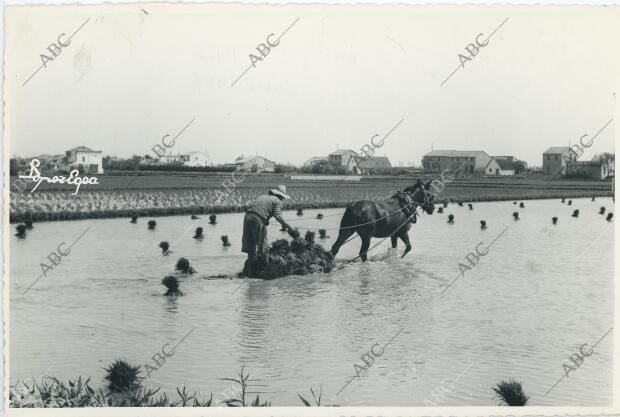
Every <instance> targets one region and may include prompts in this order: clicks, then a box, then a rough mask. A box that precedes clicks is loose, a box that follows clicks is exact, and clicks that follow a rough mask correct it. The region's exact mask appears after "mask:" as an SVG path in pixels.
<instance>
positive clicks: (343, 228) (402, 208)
mask: <svg viewBox="0 0 620 417" xmlns="http://www.w3.org/2000/svg"><path fill="white" fill-rule="evenodd" d="M415 204H416V202H415V201H414V202H412V203H409V204H407V205H405V206H403V207H401V208H400V209H398V210H396V211H395V212H393V213H390V214H388V215H386V216H383V217H381V218H379V219H377V220H372V221H370V222H366V223H361V224H356V225H355V226H345V227H340V228H338V229H334V228H330V229H325V230H338V231H340V230H345V229H355V228H356V227H361V226H366V225H368V224H371V223H376V222H378V221H380V220H383V219H387V218H388V217H391V216H393V215H395V214H396V213H400V212H401V211H403V210H404V209H405V208H406V207H409V206H412V205H413V206H415ZM343 213H344V212H343ZM409 217H412V216H409ZM300 220H315V219H300ZM278 225H279V224H277V223H272V224H270V225H269V226H278ZM298 229H302V230H312V229H310V228H307V227H299V228H298ZM321 229H323V228H322V227H321Z"/></svg>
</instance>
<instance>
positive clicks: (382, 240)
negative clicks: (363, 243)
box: [334, 213, 415, 272]
mask: <svg viewBox="0 0 620 417" xmlns="http://www.w3.org/2000/svg"><path fill="white" fill-rule="evenodd" d="M414 215H415V213H414V214H412V215H411V216H409V217H407V219H406V220H405V221H404V222H403V223H402V224H401V225H400V226H398V228H397V229H396V230H394V231H393V232H392V233H391V234H390V235H389V236H386V237H384V238H383V239H381V240H380V241H379V243H376V244H374V245H373V246H372V247H370V248H368V250H366V251H365V252H364V253H363V254H364V255H368V252H370V251H371V250H373V249H374V248H376V247H377V246H379V245H380V244H381V243H383V242H385V240H386V239H388V238H391V237H392V236H394V234H396V232H398V231H399V230H400V229H401V228H402V227H403V226H404V225H405V224H407V223H408V222H409V220H410V219H411V218H412V217H413V216H414ZM347 242H348V241H347ZM345 243H346V242H345ZM342 245H344V243H343V244H342ZM341 247H342V246H341ZM360 256H362V254H359V255H357V256H356V257H354V258H351V259H348V260H345V261H344V262H343V264H342V265H341V266H340V268H337V269H334V272H336V271H340V270H341V269H342V268H344V267H345V265H347V264H349V263H351V262H353V261H354V260H356V259H357V258H359V257H360Z"/></svg>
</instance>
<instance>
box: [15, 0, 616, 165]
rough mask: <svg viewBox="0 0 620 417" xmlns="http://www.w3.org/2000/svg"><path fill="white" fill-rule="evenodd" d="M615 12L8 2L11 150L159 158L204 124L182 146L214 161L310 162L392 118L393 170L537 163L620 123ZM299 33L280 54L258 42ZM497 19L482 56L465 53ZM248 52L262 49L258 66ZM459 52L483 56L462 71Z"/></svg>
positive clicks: (609, 136) (595, 148)
mask: <svg viewBox="0 0 620 417" xmlns="http://www.w3.org/2000/svg"><path fill="white" fill-rule="evenodd" d="M618 10H619V9H618V8H617V7H616V8H613V10H612V8H609V7H607V8H605V7H569V6H563V7H554V8H551V7H547V8H542V7H541V8H535V7H532V6H513V7H507V6H496V7H489V6H469V7H464V6H460V7H459V6H443V7H438V6H433V7H425V6H385V5H383V6H372V5H366V6H359V5H356V6H326V5H318V6H316V5H314V6H313V5H295V6H293V5H271V6H268V5H240V4H236V5H223V4H202V5H198V4H182V5H181V4H140V5H106V6H100V5H89V6H62V7H60V6H37V7H32V6H25V7H23V6H11V7H8V8H7V9H6V13H5V18H6V48H5V54H6V68H5V97H4V100H5V124H6V138H7V139H8V141H7V142H8V143H7V146H8V147H9V152H8V153H9V155H11V156H34V155H37V154H41V153H48V154H57V153H64V151H66V150H68V149H70V148H72V147H75V146H80V145H85V146H88V147H91V148H93V149H96V150H101V151H103V153H104V155H116V156H119V157H129V156H130V155H132V154H139V155H145V154H149V153H150V154H151V155H152V156H154V153H153V151H152V148H153V146H155V145H157V144H159V145H161V140H162V137H163V136H164V135H166V134H168V135H171V136H172V137H174V136H176V135H177V134H178V133H179V132H180V131H181V130H182V129H183V128H184V127H186V126H187V125H188V124H189V123H190V122H191V121H192V120H193V122H192V123H191V124H190V125H189V126H188V127H187V129H185V130H184V131H183V133H181V135H180V136H179V137H178V138H177V139H176V142H175V145H174V146H173V147H171V148H169V151H171V152H172V153H178V152H189V151H203V152H206V153H207V154H208V155H209V157H210V159H211V161H212V162H213V163H223V162H230V161H232V160H234V158H236V157H238V156H241V155H245V156H247V155H255V154H260V155H263V156H266V157H268V158H269V159H272V160H274V161H276V162H281V163H287V162H289V163H294V164H301V163H303V162H304V161H305V160H307V159H309V158H310V157H313V156H324V155H327V154H329V153H330V152H332V151H334V150H336V149H337V148H349V149H353V150H356V151H358V152H359V150H360V149H361V148H362V147H364V146H365V145H368V144H370V141H371V139H372V137H373V136H375V135H379V137H384V136H385V135H386V134H387V133H388V132H390V131H391V133H390V134H389V136H388V137H387V138H386V139H385V142H384V144H383V146H381V147H380V148H377V149H376V150H375V155H378V156H383V155H386V156H388V157H389V158H390V160H391V162H392V165H394V166H398V165H399V164H404V165H410V164H415V165H419V164H420V162H421V159H422V156H423V155H424V154H425V153H427V152H428V151H430V150H431V149H459V150H484V151H486V152H487V153H488V154H490V155H513V156H515V157H517V158H519V159H523V160H525V161H526V162H527V163H528V164H529V165H530V166H531V165H538V166H539V165H541V164H542V153H543V152H544V151H545V150H546V149H547V148H549V147H551V146H567V145H568V144H569V143H576V142H578V141H579V139H580V138H581V137H582V136H583V135H585V134H588V135H589V136H590V137H591V136H593V135H594V134H595V133H596V132H598V131H599V130H600V129H601V128H602V127H603V126H604V125H606V124H607V123H608V122H609V121H610V120H611V119H614V117H615V115H616V113H617V111H618V110H617V107H616V87H617V85H618V74H620V71H619V70H620V68H619V65H618V59H619V58H618V53H617V52H618V51H617V44H615V43H614V42H615V41H616V40H617V39H618V38H619V35H620V33H619V32H620V24H619V23H620V22H619V20H620V13H619V12H618ZM88 19H90V20H88ZM506 19H508V20H506ZM85 22H87V23H86V24H85V25H84V26H83V27H82V28H81V29H80V30H79V32H78V33H77V34H75V36H74V37H73V38H72V39H71V43H70V44H69V45H68V46H66V47H62V48H61V50H60V53H59V54H58V56H57V57H55V58H54V59H53V60H50V61H48V62H46V66H45V67H43V68H41V69H40V70H39V71H38V72H37V73H36V74H35V75H34V76H33V77H32V78H30V79H29V77H30V76H31V75H32V74H33V72H34V71H35V70H37V68H38V67H40V66H41V64H42V60H41V56H40V54H44V53H45V54H47V55H48V56H49V55H51V54H50V52H48V51H47V50H46V48H47V47H48V45H50V44H51V43H53V42H56V43H57V39H58V36H59V35H60V34H62V33H66V34H67V35H70V34H71V33H73V32H75V31H76V29H78V28H79V27H80V26H81V25H82V24H84V23H85ZM502 23H504V24H503V25H501V24H502ZM291 24H293V25H292V27H291ZM500 25H501V27H500V28H499V29H497V28H498V27H499V26H500ZM287 28H289V30H288V31H287V32H286V33H284V34H283V35H282V37H281V39H280V42H279V44H278V45H277V46H275V47H273V48H271V49H270V51H269V53H268V54H267V55H265V56H264V57H262V55H261V54H260V53H259V52H257V50H256V48H257V46H258V45H259V44H261V43H267V37H268V36H269V35H270V34H271V33H273V34H274V35H273V36H271V37H269V39H270V40H271V42H272V43H274V40H275V39H277V38H278V37H279V36H280V35H281V34H282V33H283V32H284V31H285V30H286V29H287ZM495 29H497V31H496V32H495V33H494V34H493V35H492V36H491V38H490V39H489V40H488V44H487V45H486V46H485V47H482V48H480V49H479V51H478V53H477V54H476V55H475V56H473V57H472V56H471V55H470V54H469V52H467V51H466V50H465V48H466V46H467V45H468V44H470V43H475V41H476V38H477V36H478V35H479V34H482V35H481V36H480V37H478V39H479V40H480V41H481V43H484V42H483V40H484V39H486V38H487V37H488V36H489V35H491V33H492V32H493V31H494V30H495ZM66 39H67V38H66V36H62V37H61V41H63V43H66ZM52 49H54V48H52ZM614 51H615V52H614ZM250 54H254V55H255V56H258V57H262V59H261V60H258V59H254V66H252V58H251V57H250ZM459 54H462V55H464V56H467V57H470V58H471V59H470V60H467V61H465V64H464V67H460V63H461V60H462V59H463V58H461V60H460V59H459ZM248 68H249V70H248V71H247V72H246V73H245V74H244V75H243V76H242V77H241V78H240V79H239V80H238V81H237V82H236V83H234V85H231V84H233V82H234V81H235V80H236V79H237V78H238V77H239V76H240V75H241V74H242V73H243V72H244V71H245V70H246V69H248ZM456 68H458V70H457V71H456V72H455V73H454V74H453V75H452V76H451V77H450V78H449V79H448V80H447V81H446V82H445V83H443V85H442V82H444V80H446V78H447V77H448V76H449V75H450V74H451V73H452V72H453V71H454V70H455V69H456ZM28 79H29V80H28ZM26 80H28V81H27V82H26V84H25V85H23V84H24V82H25V81H26ZM401 120H402V122H401V123H400V124H398V123H399V122H400V121H401ZM396 125H398V126H397V127H396V128H395V129H394V126H396ZM615 131H616V130H615V121H613V122H612V123H609V124H608V125H607V127H606V128H605V129H604V130H603V131H602V132H601V133H600V134H599V135H598V137H597V138H596V139H595V140H594V143H593V145H592V146H591V147H590V148H589V149H586V151H585V152H584V155H583V157H582V159H584V160H585V159H590V158H591V157H592V156H594V155H595V154H597V153H600V152H613V149H614V146H613V144H614V135H615ZM375 143H377V139H375Z"/></svg>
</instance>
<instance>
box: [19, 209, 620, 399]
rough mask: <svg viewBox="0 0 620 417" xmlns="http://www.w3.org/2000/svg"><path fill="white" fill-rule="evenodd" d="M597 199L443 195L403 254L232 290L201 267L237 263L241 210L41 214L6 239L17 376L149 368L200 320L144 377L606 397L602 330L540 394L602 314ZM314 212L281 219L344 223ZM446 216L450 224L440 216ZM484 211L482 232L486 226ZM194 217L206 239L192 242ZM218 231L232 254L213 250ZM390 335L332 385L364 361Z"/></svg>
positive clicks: (292, 391) (607, 265) (608, 293)
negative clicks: (245, 377) (473, 258)
mask: <svg viewBox="0 0 620 417" xmlns="http://www.w3.org/2000/svg"><path fill="white" fill-rule="evenodd" d="M600 206H606V207H607V210H608V211H614V210H613V203H612V202H611V199H603V198H599V199H597V201H596V202H591V201H589V200H587V199H583V200H573V205H572V206H571V207H568V206H566V205H565V204H561V203H560V202H559V200H549V201H528V203H527V205H526V208H522V209H519V208H517V207H516V206H514V205H513V204H512V202H496V203H476V204H474V210H471V211H470V210H469V209H468V208H467V207H457V206H456V205H450V206H449V207H448V208H447V209H445V210H444V213H443V214H438V213H435V214H434V215H432V216H428V215H426V214H424V215H422V216H421V217H420V218H419V220H418V223H417V224H415V225H414V226H413V227H412V231H411V232H410V236H411V238H412V239H411V240H412V244H413V251H412V252H411V253H410V254H408V255H407V256H406V257H404V258H402V259H401V258H400V257H398V255H397V254H396V253H393V252H391V251H389V239H388V240H387V241H386V242H384V243H382V244H381V245H380V246H379V247H378V248H377V249H375V250H374V251H373V252H372V254H371V255H372V256H371V259H372V260H373V261H372V262H367V263H361V262H353V263H351V264H349V265H347V266H346V267H345V268H343V269H341V270H339V271H337V272H334V273H331V274H320V275H312V276H305V277H301V276H292V277H287V278H282V279H277V280H272V281H260V280H248V281H247V283H246V284H245V285H243V286H241V287H240V288H239V290H238V291H236V292H235V289H236V288H238V287H239V285H240V284H241V282H242V281H241V280H239V279H237V278H234V279H218V280H205V279H202V278H201V277H202V276H203V275H215V274H227V275H232V276H236V273H237V272H239V271H240V270H241V269H242V266H243V261H244V254H242V253H241V252H240V247H241V225H242V215H241V214H230V215H219V216H218V223H217V225H209V224H207V222H206V220H205V219H200V220H190V218H189V216H177V217H161V218H155V220H157V227H156V229H155V230H153V231H151V230H147V228H146V222H147V220H149V219H148V218H141V219H139V220H138V223H137V224H130V223H129V220H128V219H105V220H82V221H71V222H55V223H40V224H35V228H34V229H33V230H32V231H30V232H29V234H28V237H27V238H26V239H17V238H14V237H11V239H10V251H11V258H10V268H11V286H10V291H11V300H10V302H11V305H10V311H11V318H10V320H11V341H10V349H11V362H10V366H11V368H10V372H11V383H14V382H15V381H17V380H23V379H25V378H28V377H35V378H36V377H40V376H41V374H44V373H46V372H48V371H47V370H48V369H50V367H52V368H51V371H49V373H51V374H53V375H56V376H59V377H62V378H69V377H75V376H78V375H85V376H91V377H92V378H93V381H95V382H97V381H101V379H102V377H103V369H102V367H103V366H107V365H108V364H109V363H111V362H112V361H113V360H115V359H117V358H122V359H125V360H128V361H130V362H131V363H135V364H142V365H144V364H146V363H150V361H151V357H152V356H153V355H154V354H155V353H157V352H158V351H159V350H160V349H161V346H162V345H163V344H164V343H166V342H170V343H174V342H176V341H178V340H179V339H180V338H182V337H183V336H184V335H185V334H186V333H187V331H188V329H191V328H193V327H196V329H195V330H194V331H193V332H192V333H191V335H190V336H189V337H188V338H187V340H185V341H184V342H183V344H182V345H180V346H179V347H178V348H177V350H176V352H175V355H174V356H173V357H171V358H169V359H168V362H167V363H166V364H165V366H162V367H161V368H160V369H159V370H157V371H156V372H155V373H153V375H152V378H150V379H149V384H150V385H152V386H159V387H162V389H164V390H171V391H172V390H174V387H176V386H180V385H183V384H185V385H186V386H188V387H191V388H193V389H197V390H200V392H202V393H208V392H213V393H214V396H216V395H217V394H218V393H221V392H222V390H223V389H226V388H228V385H227V383H225V382H223V381H220V380H218V379H217V378H223V377H232V376H234V375H235V373H236V371H237V370H239V368H240V367H241V366H243V365H245V366H246V369H248V370H249V371H250V372H251V373H254V374H255V375H260V378H261V379H263V380H264V384H265V385H266V387H265V388H264V389H263V391H266V392H268V394H264V395H261V398H262V397H265V398H266V399H269V400H271V401H272V402H273V404H274V405H280V406H282V405H295V406H299V405H301V403H300V402H299V399H298V398H297V395H296V392H299V393H307V392H308V391H309V389H310V388H311V387H314V388H318V387H320V386H323V396H324V403H325V404H338V405H374V406H380V405H392V406H397V405H399V406H406V405H417V406H422V405H424V400H425V398H426V399H428V400H429V401H431V400H433V397H432V396H431V394H430V393H431V392H433V390H434V389H435V388H436V387H437V386H438V385H440V384H441V382H442V381H447V380H450V381H454V380H456V379H457V378H458V381H456V382H455V383H454V389H453V390H451V391H450V392H449V393H447V394H446V396H445V398H442V401H441V405H446V406H452V405H494V404H495V403H496V400H495V399H493V392H492V391H491V386H492V385H494V384H495V383H497V382H499V381H500V380H502V379H507V378H516V379H518V380H520V381H522V382H523V384H524V389H525V391H526V393H527V394H529V395H530V396H531V399H530V403H531V405H587V406H593V405H609V404H610V402H611V398H612V394H611V389H612V388H611V387H612V385H611V380H612V342H611V340H612V338H613V333H612V335H611V337H608V338H607V339H605V340H604V341H603V342H601V344H600V345H599V346H598V347H597V350H596V352H595V354H594V355H592V356H591V357H589V358H588V359H587V360H586V362H585V363H584V364H583V365H582V366H581V367H580V368H579V369H578V370H577V371H576V372H575V373H573V374H571V377H570V378H565V380H563V381H562V382H561V383H560V384H559V385H558V386H557V387H556V388H555V389H554V390H553V392H552V393H550V394H549V395H548V396H545V395H544V393H545V392H546V391H547V390H548V389H549V388H550V387H551V386H552V385H553V384H554V383H555V381H556V380H557V379H558V378H559V377H561V376H562V374H563V372H564V371H563V368H562V364H563V363H566V362H567V361H568V357H569V356H570V354H572V353H573V352H574V351H575V349H578V348H579V346H581V345H582V344H583V343H589V344H593V343H594V342H595V341H596V340H598V339H599V338H600V337H601V335H603V334H604V333H605V332H606V331H607V330H608V329H609V328H610V327H611V326H612V325H613V301H614V300H613V289H614V288H613V253H614V251H613V246H614V241H613V223H608V222H606V221H605V220H604V217H605V216H601V215H599V214H598V209H599V207H600ZM573 209H579V210H580V217H579V218H578V219H575V218H572V217H571V216H570V214H571V213H572V210H573ZM517 210H518V211H519V212H520V216H519V217H520V220H519V221H514V220H513V218H512V213H513V212H514V211H517ZM320 211H321V212H322V213H324V214H325V215H326V217H325V218H324V219H322V220H317V219H315V217H316V213H317V211H315V210H307V211H306V212H305V215H304V217H303V218H301V219H300V218H298V217H297V216H295V212H293V211H291V212H286V213H285V217H286V218H290V219H291V220H294V221H295V224H296V225H298V226H300V227H302V228H303V227H311V228H313V229H314V230H315V231H316V230H317V229H319V228H325V229H331V228H338V224H339V221H340V216H330V215H332V214H336V213H339V212H342V209H333V210H320ZM448 214H454V216H455V223H454V224H453V225H448V224H446V218H447V216H448ZM553 216H558V217H559V221H558V224H557V225H555V226H553V225H552V224H551V217H553ZM298 220H299V221H298ZM480 220H486V222H487V227H488V229H486V230H481V229H480V226H479V224H480ZM199 226H202V227H203V228H204V231H205V232H204V234H205V236H206V237H205V239H204V240H202V241H198V240H196V239H192V235H193V230H194V229H195V228H196V227H199ZM506 226H508V229H507V231H506V232H505V233H504V234H503V235H502V236H501V237H500V238H499V239H498V240H497V241H496V242H495V243H494V244H493V246H492V247H491V248H490V249H489V252H488V254H487V255H485V256H483V257H480V259H479V262H478V263H477V264H476V265H475V266H474V267H473V268H472V269H471V270H467V271H466V272H465V273H464V275H463V276H461V277H460V278H459V279H458V280H457V281H456V282H455V283H454V284H453V285H452V286H451V287H450V288H449V289H448V290H447V291H446V292H445V294H443V295H442V296H441V297H440V296H438V294H440V293H441V291H442V290H443V289H445V288H446V286H447V285H448V283H449V282H450V281H452V280H453V279H454V278H455V277H456V276H457V275H458V274H459V267H458V263H459V262H462V263H468V261H467V260H466V259H465V257H466V256H467V254H468V253H469V252H470V251H474V253H475V247H476V245H477V244H478V243H480V242H483V243H484V246H481V247H486V246H487V245H488V244H489V243H490V242H491V241H492V240H493V239H494V238H495V237H496V236H497V235H498V234H499V233H500V232H501V231H502V230H503V229H504V228H505V227H506ZM87 227H91V230H90V231H89V233H87V234H86V235H85V236H84V237H83V238H82V240H81V241H80V242H79V243H78V244H77V245H75V246H74V247H73V248H72V250H71V254H70V255H68V256H66V257H65V258H63V260H62V263H61V264H60V265H58V266H57V267H56V268H55V269H54V270H53V271H49V272H48V274H47V276H46V277H44V278H43V279H41V280H40V281H39V282H37V284H36V285H35V286H33V287H32V289H30V290H29V291H28V292H27V293H26V294H25V295H22V292H23V291H24V289H25V288H27V287H28V285H30V283H31V282H32V281H33V280H34V279H35V278H36V277H37V276H38V275H39V274H40V273H41V269H40V268H41V267H40V263H41V262H44V261H45V258H46V257H47V255H48V254H49V253H50V252H51V251H52V250H54V249H55V248H56V247H57V245H58V243H60V242H61V241H65V242H71V241H72V240H73V239H75V237H77V236H79V234H80V233H81V232H82V231H84V230H85V229H86V228H87ZM278 229H279V227H278V226H276V225H272V226H270V228H269V238H270V240H273V239H277V238H281V237H286V234H284V233H281V232H279V231H278ZM302 231H303V230H302ZM224 234H227V235H228V236H229V238H230V241H231V243H232V244H233V246H232V247H230V248H224V247H222V244H221V241H220V236H221V235H224ZM327 234H328V235H330V236H331V237H330V238H328V239H326V240H324V241H319V242H322V243H323V244H324V246H325V247H327V248H329V247H331V244H332V243H333V242H334V241H335V239H336V238H337V231H335V230H328V233H327ZM162 240H167V241H168V242H170V244H171V248H170V249H171V250H172V251H173V252H174V253H173V254H171V255H170V256H162V255H161V251H160V249H159V248H158V243H159V242H160V241H162ZM376 241H377V240H374V241H373V242H376ZM359 247H360V241H359V239H354V240H353V241H351V242H350V243H349V244H347V245H345V246H344V247H343V248H342V249H341V251H340V253H339V254H338V260H344V259H348V258H352V257H354V256H356V255H357V252H358V251H359ZM402 249H403V247H402V243H400V248H399V250H400V251H401V252H402ZM180 256H184V257H187V258H188V259H189V260H190V263H191V264H192V266H193V267H194V268H195V269H196V270H197V271H198V273H197V274H195V275H194V276H191V277H187V278H184V279H183V281H182V282H181V290H182V291H183V293H184V296H181V297H164V296H163V295H162V294H163V293H164V292H165V288H164V287H163V286H162V285H161V279H162V278H163V277H164V276H165V274H167V273H170V272H172V271H173V269H174V265H175V263H176V260H177V259H178V257H180ZM399 331H400V333H398V336H397V337H396V338H395V339H394V340H393V341H392V342H391V343H390V344H389V345H388V346H387V347H386V349H385V352H384V353H383V355H382V356H381V357H379V358H377V359H376V361H375V362H374V363H373V364H372V366H370V367H369V368H368V369H367V370H366V371H365V372H363V373H362V374H361V376H360V377H359V378H356V379H354V380H353V381H352V382H351V384H350V385H349V386H347V387H346V389H344V390H343V391H342V392H341V393H340V394H339V395H337V396H336V393H337V392H338V390H340V388H341V387H342V386H343V385H344V384H345V383H346V382H347V380H349V379H350V378H351V376H353V375H355V369H354V364H355V363H357V364H358V365H359V364H362V363H363V362H362V361H361V359H360V357H361V356H362V355H363V354H364V353H366V352H368V351H369V349H370V348H371V347H372V346H373V345H374V344H375V343H378V344H380V345H381V346H383V345H384V344H385V343H386V342H387V341H388V340H390V338H391V337H393V336H394V335H395V334H397V332H399ZM470 364H473V365H470ZM302 395H303V394H302Z"/></svg>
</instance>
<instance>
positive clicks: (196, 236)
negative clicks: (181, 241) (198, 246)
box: [194, 227, 204, 239]
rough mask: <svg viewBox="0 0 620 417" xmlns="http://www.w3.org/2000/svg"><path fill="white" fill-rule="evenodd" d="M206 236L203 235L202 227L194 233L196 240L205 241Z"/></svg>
mask: <svg viewBox="0 0 620 417" xmlns="http://www.w3.org/2000/svg"><path fill="white" fill-rule="evenodd" d="M203 238H204V235H203V234H202V227H197V228H196V232H195V233H194V239H203Z"/></svg>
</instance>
